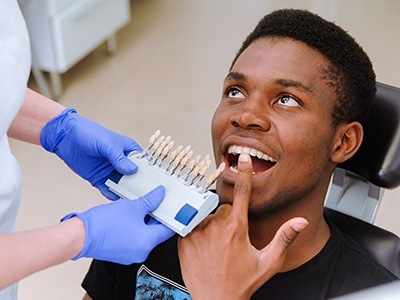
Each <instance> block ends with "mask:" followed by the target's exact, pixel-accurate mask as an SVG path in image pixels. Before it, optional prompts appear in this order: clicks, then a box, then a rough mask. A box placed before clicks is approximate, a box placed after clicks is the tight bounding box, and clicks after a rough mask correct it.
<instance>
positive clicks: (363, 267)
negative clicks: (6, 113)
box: [83, 10, 396, 300]
mask: <svg viewBox="0 0 400 300" xmlns="http://www.w3.org/2000/svg"><path fill="white" fill-rule="evenodd" d="M375 90H376V88H375V74H374V72H373V70H372V65H371V63H370V61H369V58H368V56H367V55H366V54H365V53H364V51H363V50H362V49H361V47H360V46H359V45H358V44H357V43H356V42H355V41H354V39H353V38H352V37H350V36H349V35H348V34H347V33H346V32H345V31H344V30H342V29H341V28H339V27H338V26H336V25H335V24H333V23H330V22H328V21H326V20H324V19H322V18H320V17H318V16H317V15H315V14H312V13H310V12H307V11H303V10H279V11H275V12H273V13H271V14H269V15H267V16H265V17H264V18H263V19H262V20H261V21H260V23H259V24H258V25H257V27H256V28H255V30H254V31H253V32H252V33H251V34H250V35H249V36H248V37H247V39H246V40H245V42H244V43H243V46H242V48H241V49H240V50H239V52H238V54H237V56H236V57H235V59H234V61H233V63H232V66H231V69H230V70H229V73H228V75H227V76H226V78H225V81H224V86H223V94H222V100H221V103H220V105H219V107H218V108H217V110H216V112H215V115H214V118H213V122H212V135H213V146H214V154H215V160H216V163H217V165H218V164H219V163H221V162H222V161H224V162H225V163H226V164H227V166H228V167H227V168H226V169H225V171H224V172H223V174H222V175H221V177H220V179H219V180H218V183H217V193H218V195H219V197H220V201H221V206H220V208H219V209H218V210H217V212H216V213H215V214H214V215H210V216H209V217H208V218H206V220H204V222H202V223H201V224H200V225H199V226H198V227H197V228H196V229H195V230H194V231H193V232H192V233H191V234H190V235H188V236H187V237H185V238H182V239H178V238H172V239H170V240H168V241H167V242H165V243H163V244H162V245H160V246H158V247H157V248H155V249H154V250H153V252H152V253H151V254H150V256H149V257H148V259H147V260H146V261H145V262H144V263H143V264H137V265H131V266H120V265H116V264H110V263H104V262H100V261H94V262H93V264H92V266H91V268H90V270H89V273H88V275H87V276H86V278H85V280H84V282H83V287H84V288H85V289H86V291H87V292H88V295H89V296H90V297H92V298H93V299H95V300H98V299H132V298H133V297H136V299H190V298H192V299H249V298H251V299H327V298H332V297H336V296H339V295H342V294H346V293H350V292H354V291H357V290H360V289H364V288H367V287H371V286H375V285H379V284H382V283H386V282H389V281H392V280H395V279H396V277H395V276H394V275H393V274H391V273H390V272H389V271H388V270H386V269H385V268H384V267H382V266H380V265H379V264H378V263H376V262H375V261H374V260H373V259H372V258H370V256H369V255H368V254H366V253H365V252H364V251H363V250H362V249H361V248H360V246H359V245H358V244H357V243H356V242H354V241H353V240H352V239H350V238H349V237H347V236H345V235H344V234H342V233H341V232H340V231H339V230H338V229H337V228H336V227H335V226H334V225H333V224H330V223H329V222H328V221H327V220H325V219H324V216H323V204H324V199H325V195H326V192H327V190H328V186H329V182H330V178H331V175H332V172H333V170H334V169H335V167H336V165H337V164H338V163H341V162H343V161H345V160H347V159H349V158H351V157H352V156H353V155H354V154H355V152H356V151H357V150H358V148H359V147H360V144H361V142H362V138H363V128H362V125H361V124H362V123H363V121H364V118H365V116H366V115H367V113H368V110H369V107H370V105H371V102H372V100H373V98H374V94H375ZM248 154H250V156H251V160H250V159H249V155H248ZM295 217H302V218H295ZM304 219H305V220H307V222H308V225H307V226H306V224H307V223H306V221H305V220H304ZM287 220H291V221H290V222H289V225H288V223H285V222H286V221H287ZM284 223H285V225H284V227H282V228H281V229H279V228H280V226H281V225H282V224H284ZM305 226H306V227H305ZM278 229H279V231H278ZM291 230H292V231H291ZM277 231H278V236H277V239H273V237H274V235H275V233H276V232H277ZM299 231H301V233H300V234H299V235H298V236H297V234H298V232H299ZM295 238H296V239H295ZM294 239H295V240H294ZM289 244H291V245H290V247H288V248H287V246H288V245H289ZM276 273H278V274H276ZM274 274H276V275H274Z"/></svg>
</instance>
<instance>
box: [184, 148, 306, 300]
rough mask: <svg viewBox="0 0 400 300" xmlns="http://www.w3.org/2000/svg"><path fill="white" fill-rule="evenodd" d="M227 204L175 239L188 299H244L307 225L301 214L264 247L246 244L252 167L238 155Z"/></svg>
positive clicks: (276, 268) (274, 270)
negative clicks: (232, 189)
mask: <svg viewBox="0 0 400 300" xmlns="http://www.w3.org/2000/svg"><path fill="white" fill-rule="evenodd" d="M238 172H239V174H238V180H237V182H236V184H235V188H234V199H233V204H232V205H227V204H224V205H221V206H220V207H219V209H218V210H217V212H216V213H215V214H214V215H210V216H208V217H207V218H206V219H205V220H204V221H203V222H202V223H200V224H199V226H197V228H195V229H194V230H193V231H192V233H190V234H189V235H188V236H186V237H185V238H180V239H179V244H178V246H179V259H180V264H181V269H182V275H183V280H184V282H185V285H186V287H187V288H188V290H189V293H190V294H191V296H192V298H193V299H229V300H232V299H249V298H250V296H251V295H252V294H253V293H254V292H255V291H256V290H257V289H258V288H259V287H261V286H262V285H263V284H264V283H265V282H266V281H267V280H269V279H270V278H271V277H272V276H273V275H275V274H276V273H278V272H279V271H280V270H281V269H282V266H283V263H284V261H285V256H286V251H287V249H288V247H289V246H290V244H291V243H292V242H293V240H294V239H295V238H296V237H297V235H298V234H299V232H300V231H301V230H302V229H303V228H304V227H305V226H306V225H307V224H308V222H307V221H306V220H305V219H303V218H294V219H291V220H289V221H287V222H286V223H284V224H283V225H282V226H281V227H280V229H279V230H278V231H277V233H276V235H275V237H274V238H273V240H272V241H271V243H270V244H269V245H267V246H266V247H265V248H263V249H261V250H257V249H256V248H255V247H254V246H253V245H252V244H251V242H250V238H249V233H248V231H249V228H248V207H249V201H250V196H251V191H252V165H251V158H250V156H249V155H248V154H241V155H240V156H239V162H238Z"/></svg>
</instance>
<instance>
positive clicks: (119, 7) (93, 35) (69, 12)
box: [19, 0, 131, 98]
mask: <svg viewBox="0 0 400 300" xmlns="http://www.w3.org/2000/svg"><path fill="white" fill-rule="evenodd" d="M19 4H20V7H21V11H22V13H23V15H24V18H25V21H26V24H27V27H28V31H29V34H30V38H31V45H32V57H33V63H34V64H35V65H36V66H37V67H38V68H39V69H40V70H43V71H47V72H49V73H50V78H51V83H52V90H53V97H56V98H57V97H58V96H59V95H60V93H61V79H60V74H62V73H65V72H66V71H67V70H68V69H70V68H71V67H72V66H74V65H75V64H76V63H78V62H79V61H80V60H81V59H82V58H83V57H85V56H86V55H88V54H89V53H90V52H92V51H93V50H94V49H95V48H97V47H98V46H99V45H100V44H102V43H104V42H106V43H107V50H108V52H110V53H112V52H115V50H116V44H115V34H116V32H117V31H118V30H119V29H121V28H122V27H123V26H124V25H126V24H127V23H128V22H129V21H130V19H131V15H130V3H129V0H35V1H32V0H19Z"/></svg>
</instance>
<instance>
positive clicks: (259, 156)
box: [226, 145, 276, 175]
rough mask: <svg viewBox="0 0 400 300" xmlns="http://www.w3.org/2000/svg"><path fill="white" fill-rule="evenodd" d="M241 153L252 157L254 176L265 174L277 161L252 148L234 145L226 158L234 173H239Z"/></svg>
mask: <svg viewBox="0 0 400 300" xmlns="http://www.w3.org/2000/svg"><path fill="white" fill-rule="evenodd" d="M240 153H247V154H249V155H250V157H251V161H252V165H253V174H254V175H256V174H260V173H262V172H265V171H267V170H268V169H269V168H271V167H273V166H274V165H275V164H276V160H275V159H273V158H272V157H271V156H269V155H267V154H265V153H263V152H261V151H259V150H256V149H253V148H250V147H243V146H237V145H232V146H230V147H229V149H228V153H227V155H226V158H227V160H228V164H229V169H230V170H231V171H232V172H234V173H237V172H238V170H237V164H238V158H239V154H240Z"/></svg>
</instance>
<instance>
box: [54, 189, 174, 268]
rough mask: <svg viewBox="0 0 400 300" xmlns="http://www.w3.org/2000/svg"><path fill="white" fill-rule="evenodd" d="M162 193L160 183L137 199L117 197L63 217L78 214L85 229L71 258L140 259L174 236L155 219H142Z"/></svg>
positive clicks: (124, 260) (134, 260) (119, 260)
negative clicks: (78, 249) (77, 251)
mask: <svg viewBox="0 0 400 300" xmlns="http://www.w3.org/2000/svg"><path fill="white" fill-rule="evenodd" d="M164 193H165V189H164V187H163V186H159V187H157V188H155V189H154V190H153V191H151V192H150V193H148V194H146V195H144V196H142V197H140V198H139V199H137V200H124V199H120V200H117V201H114V202H110V203H107V204H103V205H99V206H96V207H93V208H91V209H89V210H88V211H86V212H83V213H72V214H69V215H67V216H65V217H64V218H63V219H62V220H61V221H64V220H68V219H70V218H72V217H75V216H78V217H79V218H81V220H82V221H83V223H84V225H85V230H86V236H85V244H84V247H83V250H82V251H81V253H79V254H78V256H76V257H75V258H73V260H77V259H79V258H81V257H89V258H95V259H99V260H105V261H111V262H115V263H119V264H124V265H128V264H132V263H139V262H143V261H144V260H145V259H146V258H147V256H148V255H149V253H150V251H151V250H152V249H153V248H154V247H155V246H157V245H158V244H160V243H162V242H164V241H166V240H167V239H168V238H170V237H171V236H173V235H174V232H173V231H172V230H171V229H169V228H167V227H166V226H164V225H163V224H161V223H159V222H154V219H153V222H149V223H146V222H145V218H146V216H147V214H148V213H150V212H152V211H153V210H155V209H156V208H157V207H158V205H160V203H161V201H162V199H163V198H164Z"/></svg>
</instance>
